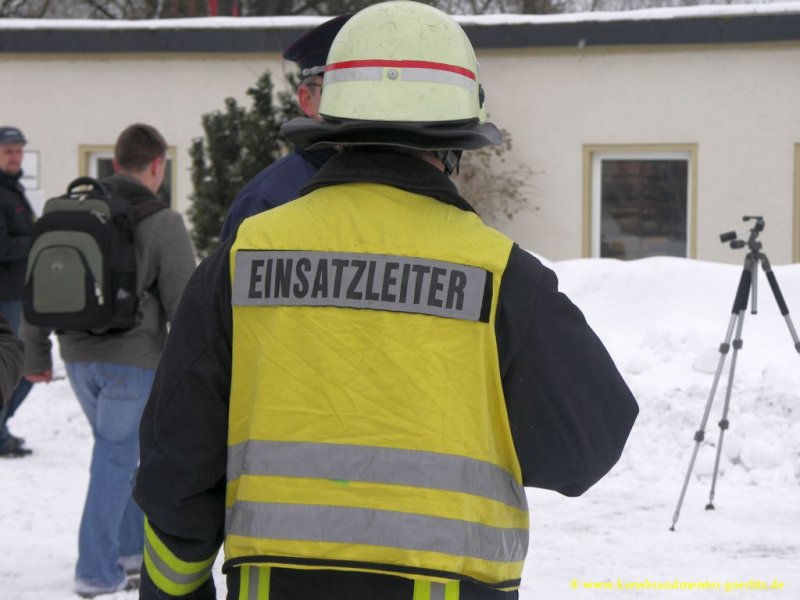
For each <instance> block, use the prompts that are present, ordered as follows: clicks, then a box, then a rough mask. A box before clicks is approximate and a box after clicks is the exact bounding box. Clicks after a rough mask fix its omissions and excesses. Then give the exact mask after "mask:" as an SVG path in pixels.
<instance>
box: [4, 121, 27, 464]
mask: <svg viewBox="0 0 800 600" xmlns="http://www.w3.org/2000/svg"><path fill="white" fill-rule="evenodd" d="M27 142H28V140H26V139H25V136H24V135H23V133H22V132H21V131H20V130H19V129H18V128H16V127H8V126H4V127H0V316H2V317H5V319H6V320H7V321H8V324H9V326H10V328H11V331H12V332H13V333H14V335H16V334H17V332H18V331H19V326H20V318H21V317H22V291H23V285H24V283H23V282H24V278H25V260H26V258H27V257H28V249H29V248H30V246H31V234H32V230H33V210H32V209H31V206H30V204H29V203H28V200H27V198H25V190H24V188H23V187H22V184H20V182H19V180H20V178H21V177H22V157H23V151H24V148H25V144H26V143H27ZM30 389H31V384H30V382H28V381H24V380H23V381H20V382H19V384H18V385H17V386H16V388H15V389H14V391H13V392H12V393H11V395H10V396H9V397H8V398H6V403H5V405H3V406H2V407H1V408H0V457H3V458H19V457H22V456H28V455H29V454H30V453H31V450H30V449H29V448H26V447H25V440H23V439H22V438H20V437H17V436H15V435H12V434H11V432H10V431H9V430H8V427H7V426H6V422H7V421H8V419H10V418H11V416H12V415H13V414H14V413H15V412H16V410H17V408H19V405H20V404H22V401H23V400H24V399H25V397H26V396H27V395H28V392H29V391H30Z"/></svg>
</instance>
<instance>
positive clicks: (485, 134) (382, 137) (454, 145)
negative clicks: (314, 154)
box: [281, 117, 503, 150]
mask: <svg viewBox="0 0 800 600" xmlns="http://www.w3.org/2000/svg"><path fill="white" fill-rule="evenodd" d="M323 118H324V117H323ZM281 132H282V133H283V135H285V136H286V137H287V138H288V139H289V140H290V141H291V142H292V143H294V144H297V145H298V146H300V147H301V148H307V149H313V148H324V147H329V146H339V145H356V146H362V145H369V146H399V147H401V148H411V149H415V150H477V149H478V148H483V147H484V146H489V145H495V146H496V145H499V144H502V143H503V136H502V134H501V133H500V130H499V129H497V127H495V126H494V125H493V124H492V123H479V122H478V120H477V119H469V120H467V121H450V122H436V123H419V122H409V121H359V120H353V119H331V118H324V120H323V121H322V122H319V121H315V120H314V119H309V118H308V117H297V118H294V119H292V120H291V121H288V122H287V123H284V124H283V125H282V126H281Z"/></svg>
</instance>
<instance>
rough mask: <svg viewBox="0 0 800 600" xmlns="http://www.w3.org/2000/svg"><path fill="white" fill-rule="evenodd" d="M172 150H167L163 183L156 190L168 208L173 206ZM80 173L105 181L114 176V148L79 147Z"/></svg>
mask: <svg viewBox="0 0 800 600" xmlns="http://www.w3.org/2000/svg"><path fill="white" fill-rule="evenodd" d="M173 156H174V149H173V148H169V149H167V166H166V171H165V173H164V182H163V183H162V184H161V188H160V189H159V190H158V196H159V197H160V198H161V199H162V200H164V201H165V202H166V203H167V204H168V205H169V206H173V204H172V201H173V193H172V182H173V172H172V171H173V166H174V164H175V161H174V160H173ZM81 172H82V173H84V174H85V175H88V176H89V177H93V178H95V179H105V178H106V177H110V176H111V175H113V174H114V147H113V146H82V147H81Z"/></svg>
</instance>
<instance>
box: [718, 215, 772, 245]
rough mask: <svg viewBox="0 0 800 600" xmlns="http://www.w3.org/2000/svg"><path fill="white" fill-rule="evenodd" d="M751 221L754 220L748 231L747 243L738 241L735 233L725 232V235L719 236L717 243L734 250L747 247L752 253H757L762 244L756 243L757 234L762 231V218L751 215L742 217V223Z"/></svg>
mask: <svg viewBox="0 0 800 600" xmlns="http://www.w3.org/2000/svg"><path fill="white" fill-rule="evenodd" d="M753 220H755V225H753V227H752V228H751V229H750V235H749V237H748V239H747V241H745V240H740V239H738V235H737V233H736V232H735V231H726V232H725V233H721V234H719V241H720V242H722V243H723V244H725V243H728V244H729V245H730V247H731V248H733V249H734V250H737V249H739V248H744V247H745V246H747V247H748V248H750V250H751V251H752V252H758V251H759V250H761V247H762V244H761V242H759V241H756V238H758V234H759V233H761V232H762V231H764V225H765V223H764V217H759V216H753V215H745V216H744V217H742V221H745V222H747V221H753Z"/></svg>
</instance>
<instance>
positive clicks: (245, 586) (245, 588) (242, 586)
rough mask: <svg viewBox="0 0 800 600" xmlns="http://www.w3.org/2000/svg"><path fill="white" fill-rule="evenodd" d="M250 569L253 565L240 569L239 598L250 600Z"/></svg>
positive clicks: (240, 599)
mask: <svg viewBox="0 0 800 600" xmlns="http://www.w3.org/2000/svg"><path fill="white" fill-rule="evenodd" d="M250 571H252V567H241V568H240V569H239V600H248V598H249V596H250Z"/></svg>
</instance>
